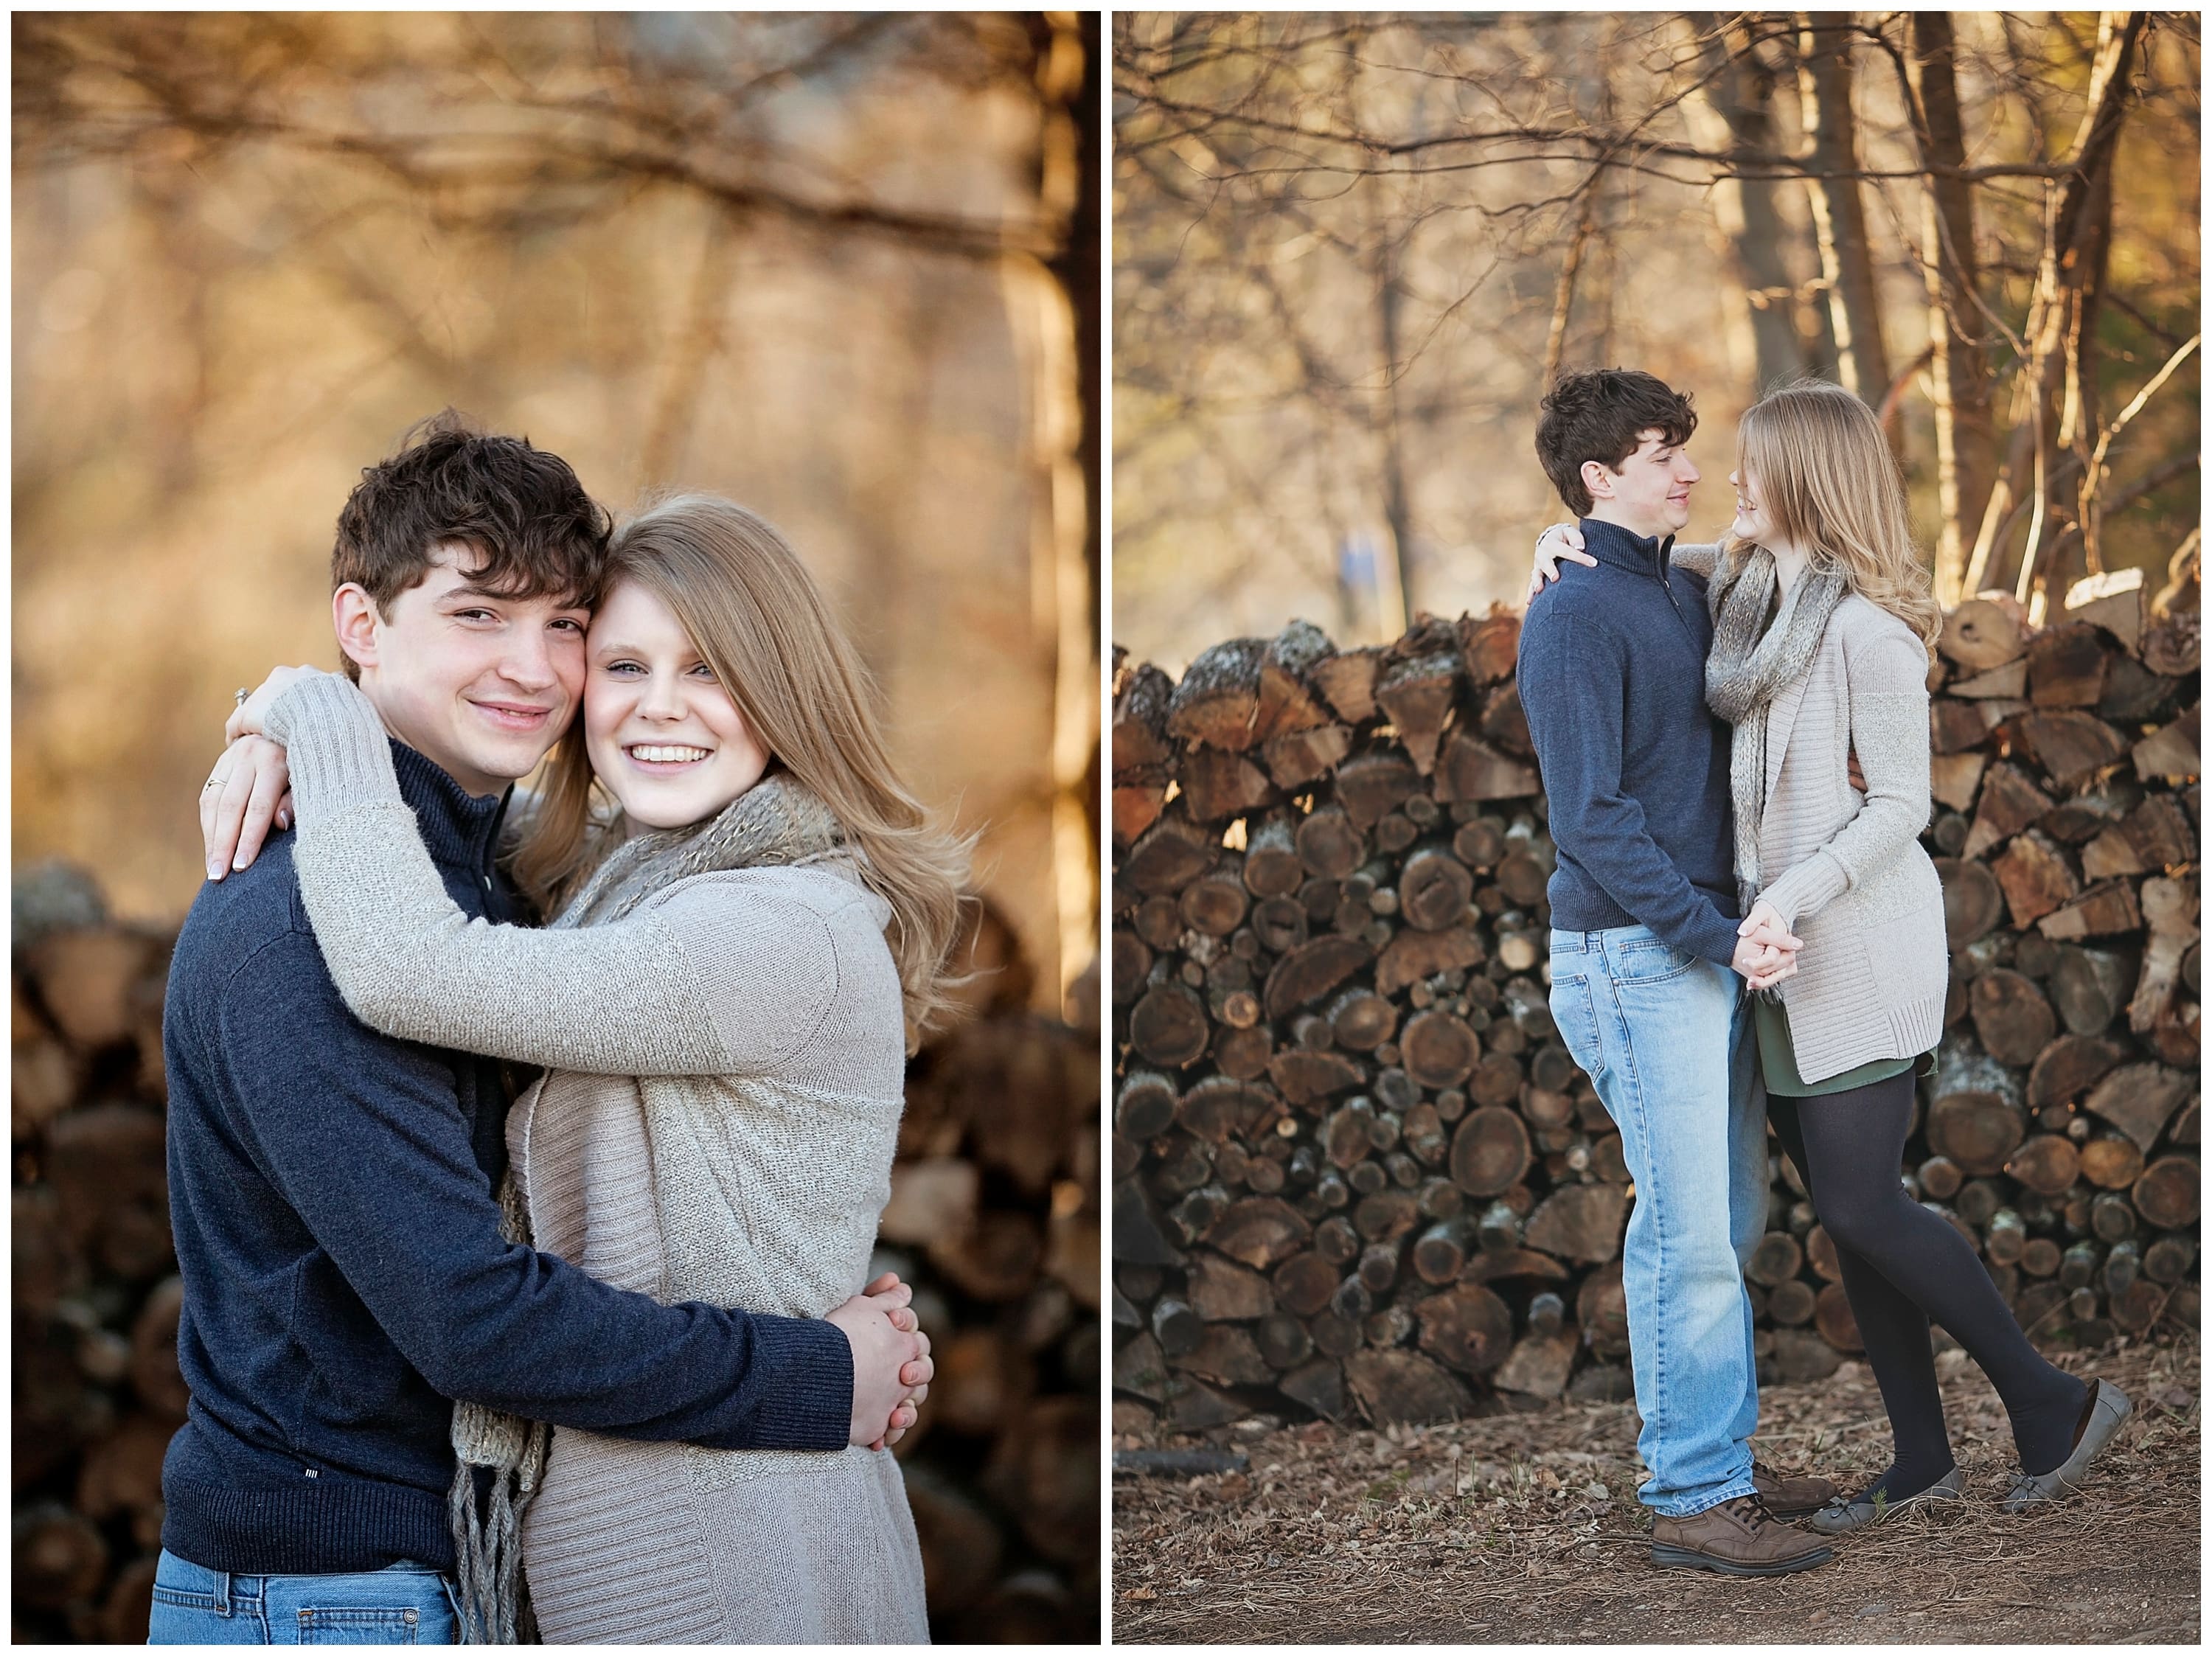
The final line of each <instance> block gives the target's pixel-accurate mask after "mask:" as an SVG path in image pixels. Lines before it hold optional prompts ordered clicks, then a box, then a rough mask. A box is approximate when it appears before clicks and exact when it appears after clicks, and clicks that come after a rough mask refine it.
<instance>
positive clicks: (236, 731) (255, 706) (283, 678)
mask: <svg viewBox="0 0 2212 1656" xmlns="http://www.w3.org/2000/svg"><path fill="white" fill-rule="evenodd" d="M318 675H319V669H316V668H313V667H279V668H276V669H275V670H273V671H271V672H270V675H269V676H268V677H266V678H264V679H263V680H262V681H261V688H258V689H257V690H256V691H254V693H253V694H252V695H250V696H248V697H246V700H245V701H241V702H240V703H239V704H238V707H237V709H236V710H235V711H234V712H233V713H232V714H231V716H230V717H229V719H227V720H225V721H224V723H223V727H222V739H223V740H224V741H226V742H235V741H237V740H238V738H239V737H241V736H266V735H267V734H268V733H269V710H270V708H271V707H275V706H276V701H277V698H278V697H280V696H282V695H283V694H284V692H285V691H287V690H289V689H290V688H292V687H293V686H294V685H295V684H297V683H298V682H300V681H301V679H303V678H311V677H314V676H318Z"/></svg>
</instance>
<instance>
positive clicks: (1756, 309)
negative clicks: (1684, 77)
mask: <svg viewBox="0 0 2212 1656" xmlns="http://www.w3.org/2000/svg"><path fill="white" fill-rule="evenodd" d="M1688 16H1689V19H1690V24H1691V27H1692V28H1694V29H1696V30H1697V32H1698V39H1699V47H1700V50H1701V52H1702V55H1703V58H1704V61H1703V64H1701V67H1702V69H1703V70H1704V78H1703V80H1702V82H1701V83H1700V85H1699V92H1698V95H1697V96H1695V97H1693V98H1692V99H1691V100H1689V102H1688V103H1687V104H1686V106H1685V109H1686V112H1687V113H1688V114H1689V116H1690V118H1691V120H1692V123H1693V124H1695V125H1696V126H1698V127H1700V128H1703V129H1705V130H1703V131H1701V132H1700V134H1699V142H1700V143H1702V144H1703V145H1704V146H1705V148H1707V149H1722V148H1723V147H1728V148H1734V149H1741V150H1744V151H1747V152H1752V153H1757V154H1771V153H1772V152H1773V151H1774V150H1775V149H1778V147H1779V146H1778V141H1777V139H1776V136H1775V130H1774V73H1773V71H1772V70H1771V69H1769V68H1768V67H1767V66H1766V65H1765V64H1763V63H1761V62H1760V61H1759V58H1758V56H1757V54H1756V53H1755V52H1753V51H1752V50H1751V48H1750V45H1749V44H1748V43H1747V41H1746V40H1744V39H1743V38H1742V36H1741V30H1740V29H1739V28H1732V27H1730V25H1729V23H1728V22H1726V21H1724V20H1723V14H1721V13H1719V12H1711V11H1693V12H1691V13H1689V14H1688ZM1778 187H1779V186H1778V185H1776V184H1775V183H1774V181H1773V180H1771V179H1743V178H1735V177H1732V176H1725V175H1724V176H1723V177H1721V178H1719V179H1716V180H1715V181H1714V185H1713V197H1714V205H1715V207H1716V209H1717V212H1718V215H1719V218H1720V221H1721V228H1722V230H1723V233H1724V234H1726V235H1727V236H1728V239H1729V251H1730V253H1731V255H1732V263H1733V264H1734V267H1735V278H1736V282H1737V285H1738V286H1739V287H1740V288H1741V290H1742V293H1743V300H1744V309H1745V312H1746V313H1747V316H1748V318H1749V329H1750V335H1751V343H1752V362H1753V375H1754V376H1755V382H1754V383H1755V385H1756V386H1757V388H1758V389H1759V390H1760V391H1765V389H1766V388H1767V387H1769V386H1771V385H1781V384H1784V383H1785V382H1787V381H1788V380H1790V379H1795V378H1796V377H1797V376H1798V375H1799V374H1801V373H1804V372H1805V371H1806V368H1807V367H1808V362H1807V360H1806V355H1805V349H1804V347H1803V344H1802V343H1801V342H1800V341H1799V339H1798V337H1797V328H1796V318H1795V315H1794V313H1793V312H1794V305H1795V300H1796V288H1797V284H1796V281H1795V280H1794V279H1793V278H1792V277H1791V276H1790V267H1789V265H1788V264H1787V263H1786V262H1785V261H1784V257H1783V249H1784V247H1785V246H1788V245H1789V240H1790V227H1789V226H1788V225H1787V224H1785V223H1784V221H1783V218H1782V213H1781V209H1780V205H1779V203H1778V202H1777V201H1776V199H1775V191H1776V190H1777V189H1778Z"/></svg>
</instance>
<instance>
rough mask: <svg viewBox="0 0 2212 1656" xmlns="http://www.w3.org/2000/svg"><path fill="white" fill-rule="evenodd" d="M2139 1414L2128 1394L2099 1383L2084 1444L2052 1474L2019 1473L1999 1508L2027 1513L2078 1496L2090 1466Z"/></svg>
mask: <svg viewBox="0 0 2212 1656" xmlns="http://www.w3.org/2000/svg"><path fill="white" fill-rule="evenodd" d="M2135 1411H2136V1410H2135V1404H2132V1403H2130V1402H2129V1401H2128V1394H2127V1393H2126V1392H2123V1391H2121V1390H2120V1388H2119V1387H2118V1386H2115V1385H2113V1384H2112V1381H2110V1380H2099V1381H2098V1382H2097V1400H2096V1402H2095V1403H2094V1404H2092V1405H2091V1406H2090V1410H2089V1424H2088V1426H2087V1429H2084V1430H2083V1432H2082V1434H2081V1441H2080V1442H2079V1443H2076V1444H2075V1446H2074V1453H2072V1454H2070V1455H2069V1456H2067V1457H2066V1459H2065V1460H2064V1461H2063V1462H2062V1463H2061V1464H2060V1465H2057V1467H2055V1468H2053V1469H2052V1470H2051V1471H2047V1472H2043V1473H2039V1474H2038V1475H2037V1476H2035V1477H2029V1476H2028V1475H2027V1473H2026V1472H2018V1473H2015V1475H2014V1477H2013V1480H2012V1488H2011V1489H2008V1491H2006V1493H2005V1498H2004V1499H2003V1500H2002V1501H2000V1502H1999V1503H1998V1505H1999V1506H2001V1507H2002V1508H2003V1509H2004V1510H2005V1511H2006V1512H2008V1513H2018V1512H2026V1511H2027V1509H2028V1508H2029V1507H2039V1506H2041V1505H2042V1504H2043V1503H2044V1502H2045V1501H2063V1500H2065V1499H2066V1497H2067V1496H2069V1495H2073V1494H2075V1492H2076V1491H2078V1490H2079V1489H2081V1483H2082V1480H2083V1479H2084V1478H2085V1477H2087V1476H2088V1471H2089V1463H2090V1462H2091V1461H2093V1460H2094V1459H2096V1458H2097V1454H2098V1452H2099V1451H2100V1450H2101V1449H2102V1448H2103V1447H2105V1446H2106V1444H2108V1443H2110V1442H2111V1441H2112V1440H2113V1439H2114V1438H2115V1437H2117V1436H2118V1435H2119V1431H2120V1427H2121V1424H2122V1423H2123V1422H2124V1421H2125V1420H2126V1419H2127V1417H2128V1416H2130V1415H2131V1414H2133V1413H2135Z"/></svg>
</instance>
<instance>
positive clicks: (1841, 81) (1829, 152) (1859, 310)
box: [1797, 12, 1897, 443]
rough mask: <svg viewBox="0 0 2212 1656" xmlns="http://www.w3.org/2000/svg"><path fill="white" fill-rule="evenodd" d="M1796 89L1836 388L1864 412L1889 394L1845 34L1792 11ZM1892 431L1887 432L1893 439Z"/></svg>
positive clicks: (1845, 31) (1844, 31) (1893, 431)
mask: <svg viewBox="0 0 2212 1656" xmlns="http://www.w3.org/2000/svg"><path fill="white" fill-rule="evenodd" d="M1797 41H1798V85H1799V88H1800V92H1801V95H1802V98H1803V100H1804V102H1805V107H1806V111H1807V117H1808V121H1807V124H1808V126H1809V127H1810V128H1811V135H1812V140H1813V153H1812V157H1811V159H1812V164H1813V167H1814V171H1815V172H1816V173H1819V174H1820V175H1821V176H1820V177H1817V178H1814V179H1810V180H1808V191H1810V197H1811V201H1812V205H1813V222H1814V227H1815V229H1816V230H1817V232H1818V234H1819V236H1820V270H1821V274H1822V275H1823V276H1824V277H1825V278H1826V281H1827V283H1828V312H1829V315H1830V316H1831V317H1832V318H1833V319H1834V325H1835V330H1836V356H1837V367H1838V370H1839V372H1840V373H1841V374H1842V377H1843V382H1844V385H1845V386H1846V387H1847V388H1848V389H1850V390H1851V391H1856V392H1857V393H1858V396H1859V397H1860V399H1861V400H1862V401H1863V402H1864V403H1867V404H1868V406H1869V407H1875V406H1878V405H1879V404H1880V403H1881V400H1882V397H1884V395H1885V394H1886V393H1887V391H1888V390H1889V351H1888V348H1887V345H1886V344H1885V343H1884V342H1883V338H1882V327H1881V295H1880V294H1879V293H1878V292H1877V291H1876V288H1875V276H1874V250H1873V246H1872V245H1871V244H1870V243H1869V240H1868V239H1867V224H1866V206H1865V203H1864V201H1863V199H1862V197H1861V196H1860V193H1859V181H1858V179H1856V178H1854V177H1850V176H1848V175H1849V174H1851V173H1856V172H1857V170H1858V167H1859V160H1858V132H1857V121H1856V118H1854V116H1853V115H1852V112H1851V56H1850V33H1849V31H1848V29H1847V28H1845V27H1838V26H1837V25H1835V24H1833V23H1829V24H1825V25H1824V24H1816V23H1815V22H1814V14H1812V13H1809V12H1801V13H1799V14H1798V36H1797ZM1896 429H1897V428H1896V427H1895V426H1894V425H1892V426H1891V428H1890V431H1891V434H1892V435H1891V440H1892V442H1893V443H1894V442H1895V440H1896V437H1895V433H1896Z"/></svg>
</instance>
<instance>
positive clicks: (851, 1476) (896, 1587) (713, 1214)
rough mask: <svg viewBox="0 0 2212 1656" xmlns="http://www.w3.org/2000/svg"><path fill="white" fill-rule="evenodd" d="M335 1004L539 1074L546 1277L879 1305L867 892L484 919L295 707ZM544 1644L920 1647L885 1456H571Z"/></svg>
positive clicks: (551, 1480)
mask: <svg viewBox="0 0 2212 1656" xmlns="http://www.w3.org/2000/svg"><path fill="white" fill-rule="evenodd" d="M268 724H269V728H270V734H271V735H272V736H275V737H277V738H278V739H279V740H281V741H283V742H285V743H287V745H288V747H289V757H290V762H291V768H292V787H293V792H294V793H295V796H296V798H297V803H298V807H299V819H300V825H301V826H300V841H299V845H298V846H297V848H296V851H295V863H296V864H297V866H298V868H299V872H300V886H301V895H302V896H303V898H304V900H305V901H306V904H307V914H308V918H309V919H310V920H311V921H312V923H313V926H314V931H315V937H316V940H317V942H318V943H319V944H320V946H321V949H322V952H323V957H324V959H325V962H326V963H327V964H328V965H329V967H330V969H331V977H332V978H333V979H334V980H336V982H337V986H338V990H339V992H340V993H341V994H342V995H343V997H344V998H345V1001H346V1004H347V1005H348V1006H349V1007H350V1008H351V1009H352V1010H353V1011H354V1013H355V1015H356V1016H358V1017H360V1018H361V1019H362V1022H365V1023H368V1024H369V1025H371V1026H372V1027H373V1028H378V1029H380V1030H382V1031H384V1032H385V1033H386V1034H392V1035H396V1036H399V1037H401V1038H403V1039H405V1040H420V1041H425V1042H428V1043H430V1044H433V1045H435V1046H447V1047H453V1048H456V1049H459V1050H461V1051H464V1052H483V1053H486V1054H489V1055H490V1056H493V1057H496V1058H504V1059H513V1060H516V1061H519V1062H521V1063H526V1064H532V1065H542V1066H544V1067H546V1068H547V1070H548V1071H549V1073H548V1074H547V1075H545V1077H544V1078H543V1079H542V1080H540V1081H539V1082H538V1083H537V1084H536V1085H534V1086H533V1087H532V1089H530V1090H529V1091H528V1092H527V1093H526V1094H525V1095H524V1096H523V1097H522V1098H521V1100H520V1101H518V1103H517V1104H516V1105H515V1107H513V1110H512V1111H510V1112H509V1113H508V1118H507V1147H508V1150H509V1153H510V1156H511V1157H512V1160H513V1168H514V1170H515V1174H516V1176H517V1178H518V1179H519V1180H520V1183H521V1187H522V1191H523V1193H524V1195H525V1198H526V1204H527V1207H528V1211H529V1215H530V1220H531V1225H532V1233H533V1236H534V1239H535V1240H536V1242H537V1245H538V1247H541V1248H544V1249H546V1250H547V1251H549V1252H551V1253H557V1254H559V1255H560V1256H561V1257H562V1258H563V1259H568V1260H569V1261H571V1262H572V1263H574V1264H575V1265H579V1266H580V1267H581V1268H582V1269H584V1270H586V1271H589V1272H590V1273H591V1274H592V1276H594V1277H599V1278H600V1279H601V1280H602V1281H605V1282H608V1283H613V1284H614V1285H616V1286H617V1287H620V1288H626V1289H633V1290H635V1291H636V1292H638V1293H642V1294H647V1295H652V1296H653V1298H655V1299H658V1300H660V1301H663V1302H665V1303H673V1302H678V1301H694V1300H696V1301H705V1302H707V1303H709V1304H714V1305H719V1306H725V1307H740V1306H741V1307H744V1308H745V1309H747V1310H750V1311H756V1312H769V1313H781V1314H785V1315H794V1316H809V1317H812V1316H819V1315H821V1314H822V1313H824V1312H826V1311H828V1310H829V1309H830V1308H831V1307H834V1306H836V1304H837V1303H838V1302H839V1301H842V1300H843V1299H845V1298H846V1297H847V1296H848V1295H851V1294H853V1293H854V1292H855V1291H856V1290H857V1289H859V1288H860V1286H861V1284H862V1283H863V1281H864V1280H865V1279H866V1274H867V1264H868V1259H869V1254H870V1252H871V1249H872V1245H873V1242H874V1239H875V1234H876V1221H877V1218H878V1215H879V1214H880V1213H881V1212H882V1210H883V1207H884V1202H885V1201H886V1200H887V1199H888V1197H889V1194H890V1164H891V1156H892V1152H893V1149H894V1148H895V1144H896V1137H897V1131H898V1120H899V1114H900V1110H901V1108H902V1102H903V1096H904V1076H905V1028H904V1024H903V1022H902V1001H901V997H900V989H899V981H898V974H897V970H896V966H895V965H894V963H893V961H892V960H891V955H890V949H889V947H888V945H887V944H886V943H885V942H884V936H883V927H884V923H885V921H886V919H888V916H889V911H888V908H887V907H886V906H885V905H884V903H883V901H881V899H879V898H878V897H877V896H875V895H873V894H872V893H871V892H869V891H868V890H867V889H866V888H865V887H864V886H862V885H861V884H860V882H859V881H858V879H857V878H855V877H854V875H853V874H852V872H851V870H850V868H849V866H848V865H842V864H837V863H834V862H832V863H823V864H810V865H802V866H792V867H775V868H762V869H748V870H732V871H726V872H720V873H714V874H705V875H699V876H695V877H690V878H686V879H683V880H679V881H677V882H675V883H672V884H671V885H670V886H669V887H668V888H667V889H666V890H665V891H663V892H660V893H659V894H656V895H654V896H653V897H652V898H650V899H648V900H647V901H646V902H645V903H644V904H643V905H641V907H639V908H638V909H637V910H636V911H635V913H632V914H631V915H629V917H627V918H626V919H622V920H620V921H617V922H614V923H611V924H608V925H599V926H587V927H583V928H579V929H574V930H566V931H532V930H529V929H526V928H523V927H518V926H506V925H489V924H487V923H486V922H484V921H483V920H471V919H467V918H466V917H465V915H464V914H463V913H462V912H461V910H460V909H459V907H458V906H457V905H455V904H454V903H453V901H452V900H451V899H450V898H448V897H447V895H446V893H445V889H444V887H443V884H442V883H441V880H440V878H439V876H438V873H437V870H436V869H435V866H434V865H433V864H432V863H431V861H430V859H429V856H428V852H426V851H425V850H424V849H423V847H422V840H421V838H420V836H419V834H418V832H417V829H416V823H415V818H414V814H413V812H412V811H411V810H410V809H409V807H408V806H407V805H406V804H405V803H404V800H403V799H402V798H401V797H400V794H399V790H398V779H397V778H396V777H395V775H394V774H393V772H392V757H391V749H390V748H389V746H388V744H387V743H386V737H385V732H384V729H383V726H382V724H381V722H380V719H378V717H377V714H376V713H375V710H374V707H372V706H371V704H370V703H369V701H368V698H367V697H365V696H364V695H362V694H361V692H360V691H359V690H358V689H356V688H355V687H354V686H353V685H351V684H350V683H349V682H347V681H346V680H344V679H343V678H340V677H337V676H332V675H317V676H313V677H310V678H307V679H303V680H302V681H301V682H300V683H299V684H298V685H296V686H295V687H294V688H291V689H290V690H289V691H287V692H286V694H285V695H283V697H281V698H280V699H279V700H278V701H277V702H276V706H275V707H273V708H272V709H271V711H270V716H269V720H268ZM522 1540H523V1549H522V1550H523V1568H524V1571H525V1574H526V1578H527V1580H528V1582H529V1586H530V1592H531V1597H532V1604H533V1606H534V1608H535V1610H536V1612H537V1616H538V1625H539V1628H540V1630H541V1632H542V1633H543V1635H544V1638H545V1640H546V1641H547V1642H548V1643H578V1642H590V1643H600V1642H605V1643H623V1644H635V1643H698V1644H720V1643H759V1642H774V1643H793V1644H811V1643H862V1642H878V1643H882V1642H896V1643H911V1642H921V1641H927V1638H928V1623H927V1616H926V1611H925V1607H924V1604H923V1596H922V1577H921V1553H920V1550H919V1547H918V1545H917V1544H916V1539H915V1530H914V1521H913V1518H912V1515H911V1513H909V1511H908V1506H907V1501H906V1492H905V1486H904V1483H903V1481H902V1477H901V1475H900V1472H899V1469H898V1466H897V1464H896V1462H895V1461H894V1460H893V1459H892V1458H891V1457H890V1455H889V1454H887V1453H871V1452H870V1451H868V1450H866V1449H859V1448H852V1449H847V1450H844V1451H842V1453H827V1454H811V1453H793V1452H769V1451H750V1452H731V1451H722V1450H713V1449H705V1448H701V1447H697V1446H695V1445H687V1444H653V1443H634V1442H629V1441H623V1440H620V1439H616V1438H611V1437H602V1436H599V1435H595V1434H592V1433H589V1432H583V1431H576V1430H571V1429H568V1428H565V1427H564V1428H558V1429H556V1430H555V1431H554V1433H553V1438H552V1447H551V1451H550V1456H549V1459H548V1462H547V1465H546V1471H545V1479H544V1485H543V1487H542V1488H541V1489H540V1490H539V1493H538V1496H537V1498H536V1500H535V1501H534V1502H533V1503H532V1506H531V1507H530V1509H529V1511H528V1513H527V1514H526V1518H525V1520H524V1526H523V1537H522Z"/></svg>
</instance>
